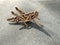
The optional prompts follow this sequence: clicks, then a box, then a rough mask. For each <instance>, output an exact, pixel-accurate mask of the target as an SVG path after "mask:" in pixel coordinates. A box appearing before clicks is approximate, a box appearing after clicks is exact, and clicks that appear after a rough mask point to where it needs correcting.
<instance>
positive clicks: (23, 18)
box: [7, 7, 40, 27]
mask: <svg viewBox="0 0 60 45" xmlns="http://www.w3.org/2000/svg"><path fill="white" fill-rule="evenodd" d="M15 9H16V10H17V11H18V12H19V15H18V14H16V13H14V12H13V11H11V13H12V15H14V16H15V17H12V18H8V19H7V21H10V22H16V23H19V22H23V23H24V26H25V27H28V26H29V25H28V24H27V22H29V21H32V20H34V19H35V18H36V19H39V18H38V11H32V12H29V13H25V12H23V11H22V10H20V9H19V8H18V7H15ZM39 20H40V19H39Z"/></svg>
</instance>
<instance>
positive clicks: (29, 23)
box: [9, 22, 51, 37]
mask: <svg viewBox="0 0 60 45" xmlns="http://www.w3.org/2000/svg"><path fill="white" fill-rule="evenodd" d="M9 24H10V25H23V23H9ZM27 24H28V25H29V27H28V28H24V27H21V28H20V29H19V30H22V29H31V28H35V29H37V30H39V31H41V32H43V33H44V34H46V35H47V36H49V37H51V35H50V34H49V33H48V32H47V31H46V30H45V29H43V25H41V26H38V25H37V24H36V23H33V22H28V23H27Z"/></svg>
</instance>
